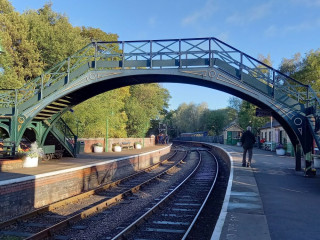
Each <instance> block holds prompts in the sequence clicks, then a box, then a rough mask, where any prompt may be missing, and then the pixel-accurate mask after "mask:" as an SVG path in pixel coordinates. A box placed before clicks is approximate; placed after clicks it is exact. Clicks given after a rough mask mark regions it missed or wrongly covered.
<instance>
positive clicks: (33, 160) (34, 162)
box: [23, 157, 39, 168]
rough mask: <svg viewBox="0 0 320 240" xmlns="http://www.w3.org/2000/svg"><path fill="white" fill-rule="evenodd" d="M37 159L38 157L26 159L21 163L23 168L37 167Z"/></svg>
mask: <svg viewBox="0 0 320 240" xmlns="http://www.w3.org/2000/svg"><path fill="white" fill-rule="evenodd" d="M38 162H39V158H38V157H26V159H25V160H24V161H23V167H24V168H28V167H38Z"/></svg>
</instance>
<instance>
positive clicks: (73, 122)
mask: <svg viewBox="0 0 320 240" xmlns="http://www.w3.org/2000/svg"><path fill="white" fill-rule="evenodd" d="M128 97H129V87H124V88H119V89H116V90H113V91H109V92H106V93H102V94H100V95H98V96H95V97H93V98H91V99H89V100H87V101H85V102H83V103H81V104H79V105H77V106H75V107H74V112H73V113H71V112H69V113H67V114H65V115H64V120H65V121H66V122H67V124H68V125H69V126H70V127H71V129H72V131H73V132H74V133H76V134H77V133H78V136H79V137H84V138H90V137H105V136H106V128H107V119H108V135H109V137H114V138H117V137H126V136H127V133H126V122H127V121H128V118H127V115H126V113H125V111H124V105H125V99H126V98H128Z"/></svg>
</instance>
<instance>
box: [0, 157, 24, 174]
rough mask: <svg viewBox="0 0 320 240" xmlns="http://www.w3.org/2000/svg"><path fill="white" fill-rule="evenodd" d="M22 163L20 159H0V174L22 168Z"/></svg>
mask: <svg viewBox="0 0 320 240" xmlns="http://www.w3.org/2000/svg"><path fill="white" fill-rule="evenodd" d="M22 165H23V161H22V160H21V159H14V160H10V159H2V160H0V172H1V171H6V170H12V169H17V168H22Z"/></svg>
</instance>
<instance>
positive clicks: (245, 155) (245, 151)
mask: <svg viewBox="0 0 320 240" xmlns="http://www.w3.org/2000/svg"><path fill="white" fill-rule="evenodd" d="M247 151H248V153H249V160H248V162H249V163H250V164H251V159H252V148H244V149H243V158H242V164H244V165H245V164H246V157H247Z"/></svg>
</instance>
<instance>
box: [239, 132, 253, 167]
mask: <svg viewBox="0 0 320 240" xmlns="http://www.w3.org/2000/svg"><path fill="white" fill-rule="evenodd" d="M255 142H256V138H255V137H254V135H253V133H252V132H251V127H250V126H248V127H247V131H245V132H244V133H243V134H242V136H241V143H242V147H243V158H242V167H245V166H247V167H250V165H251V159H252V148H253V145H254V143H255ZM247 152H248V153H249V159H248V163H247V164H246V157H247Z"/></svg>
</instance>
